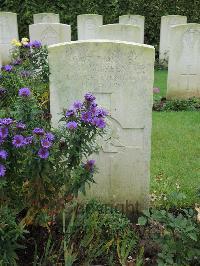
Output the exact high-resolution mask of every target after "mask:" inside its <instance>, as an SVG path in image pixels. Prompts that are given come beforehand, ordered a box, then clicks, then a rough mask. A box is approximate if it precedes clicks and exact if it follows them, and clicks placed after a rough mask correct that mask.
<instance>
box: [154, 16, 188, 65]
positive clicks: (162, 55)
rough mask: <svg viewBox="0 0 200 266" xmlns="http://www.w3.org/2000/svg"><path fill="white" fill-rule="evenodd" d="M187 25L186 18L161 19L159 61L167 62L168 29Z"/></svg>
mask: <svg viewBox="0 0 200 266" xmlns="http://www.w3.org/2000/svg"><path fill="white" fill-rule="evenodd" d="M185 23H187V17H185V16H179V15H169V16H163V17H161V28H160V49H159V60H160V61H161V62H162V61H168V58H169V45H170V27H171V26H175V25H179V24H185Z"/></svg>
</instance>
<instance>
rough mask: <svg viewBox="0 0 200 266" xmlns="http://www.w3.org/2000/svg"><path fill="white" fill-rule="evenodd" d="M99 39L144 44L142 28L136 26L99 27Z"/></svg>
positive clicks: (112, 25) (114, 25)
mask: <svg viewBox="0 0 200 266" xmlns="http://www.w3.org/2000/svg"><path fill="white" fill-rule="evenodd" d="M97 39H106V40H118V41H127V42H138V43H142V39H141V28H140V26H136V25H123V24H108V25H103V26H101V27H99V29H98V36H97Z"/></svg>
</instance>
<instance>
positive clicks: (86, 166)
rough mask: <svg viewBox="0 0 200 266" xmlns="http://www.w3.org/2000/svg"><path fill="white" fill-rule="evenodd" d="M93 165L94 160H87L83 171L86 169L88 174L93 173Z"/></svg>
mask: <svg viewBox="0 0 200 266" xmlns="http://www.w3.org/2000/svg"><path fill="white" fill-rule="evenodd" d="M94 165H95V160H89V161H87V163H86V164H85V169H87V170H88V171H90V172H93V171H94Z"/></svg>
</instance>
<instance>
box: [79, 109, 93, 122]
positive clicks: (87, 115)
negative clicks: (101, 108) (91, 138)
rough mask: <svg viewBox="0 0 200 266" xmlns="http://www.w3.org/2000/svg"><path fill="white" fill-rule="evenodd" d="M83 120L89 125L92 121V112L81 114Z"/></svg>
mask: <svg viewBox="0 0 200 266" xmlns="http://www.w3.org/2000/svg"><path fill="white" fill-rule="evenodd" d="M81 120H82V121H83V122H86V123H89V122H91V120H92V113H91V112H89V111H88V112H83V113H81Z"/></svg>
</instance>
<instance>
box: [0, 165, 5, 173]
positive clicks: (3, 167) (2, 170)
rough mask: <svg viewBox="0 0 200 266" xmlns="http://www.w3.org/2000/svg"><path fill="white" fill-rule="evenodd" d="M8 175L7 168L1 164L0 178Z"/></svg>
mask: <svg viewBox="0 0 200 266" xmlns="http://www.w3.org/2000/svg"><path fill="white" fill-rule="evenodd" d="M5 173H6V168H5V166H4V165H3V164H0V176H4V175H5Z"/></svg>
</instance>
